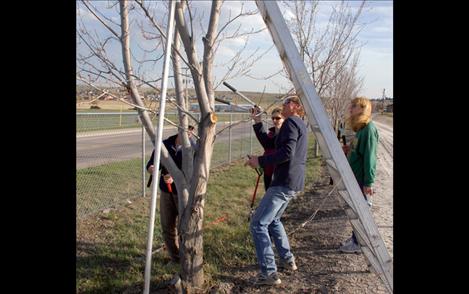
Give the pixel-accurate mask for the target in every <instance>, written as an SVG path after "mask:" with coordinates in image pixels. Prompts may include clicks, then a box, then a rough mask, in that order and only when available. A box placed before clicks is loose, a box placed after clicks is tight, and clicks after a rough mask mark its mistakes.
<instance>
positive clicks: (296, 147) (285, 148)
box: [246, 96, 308, 285]
mask: <svg viewBox="0 0 469 294" xmlns="http://www.w3.org/2000/svg"><path fill="white" fill-rule="evenodd" d="M282 115H283V117H285V121H284V122H283V124H282V127H281V128H280V131H279V133H278V135H277V138H276V140H275V152H274V153H272V154H269V155H263V156H253V155H252V156H249V160H248V161H247V162H246V165H249V166H251V167H252V168H257V167H259V166H260V167H262V168H264V167H265V166H266V165H271V164H273V165H275V170H274V175H273V179H272V183H271V185H270V187H269V188H268V189H267V191H266V192H265V195H264V197H263V198H262V200H261V202H260V203H259V206H258V207H257V209H256V211H255V213H254V215H253V217H252V219H251V223H250V230H251V234H252V237H253V241H254V245H255V249H256V256H257V261H258V263H259V267H260V273H259V276H258V278H257V280H256V282H255V284H256V285H278V284H280V283H281V280H280V279H279V278H278V275H277V266H276V264H275V255H274V251H273V249H272V243H271V237H272V240H273V241H274V243H275V247H276V249H277V252H278V254H279V255H280V259H279V261H280V262H279V268H283V269H286V270H290V271H295V270H297V269H298V267H297V266H296V263H295V258H294V256H293V254H292V252H291V250H290V244H289V241H288V236H287V234H286V232H285V228H284V227H283V224H282V222H281V221H280V217H281V216H282V214H283V212H284V211H285V209H286V208H287V205H288V203H289V202H290V200H291V199H292V198H293V197H294V196H295V195H296V194H297V193H298V192H300V191H302V190H303V189H304V185H305V166H306V151H307V147H308V133H307V130H306V125H305V123H304V122H303V120H302V117H303V116H304V109H303V106H302V105H301V102H300V99H299V97H298V96H289V97H287V98H286V99H285V100H284V103H283V109H282Z"/></svg>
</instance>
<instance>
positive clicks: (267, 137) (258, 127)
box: [252, 122, 276, 176]
mask: <svg viewBox="0 0 469 294" xmlns="http://www.w3.org/2000/svg"><path fill="white" fill-rule="evenodd" d="M252 128H253V129H254V133H255V134H256V137H257V140H259V143H260V144H261V145H262V147H263V148H264V155H269V154H272V153H274V152H275V139H276V136H275V127H271V128H269V132H268V133H267V132H266V131H265V128H264V125H263V124H262V122H259V123H256V124H253V125H252ZM263 168H264V174H265V175H266V176H272V174H273V173H274V168H275V165H274V164H267V165H266V166H265V167H263Z"/></svg>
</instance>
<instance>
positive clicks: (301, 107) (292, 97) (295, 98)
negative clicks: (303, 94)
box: [285, 95, 305, 117]
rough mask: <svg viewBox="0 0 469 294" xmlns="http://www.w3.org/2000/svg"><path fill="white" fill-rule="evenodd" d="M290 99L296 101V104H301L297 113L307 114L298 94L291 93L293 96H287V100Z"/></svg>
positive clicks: (300, 114) (301, 115) (302, 115)
mask: <svg viewBox="0 0 469 294" xmlns="http://www.w3.org/2000/svg"><path fill="white" fill-rule="evenodd" d="M287 100H289V101H291V102H295V103H296V104H298V105H299V106H300V108H298V111H297V114H298V115H299V116H300V117H304V116H305V109H304V107H303V104H301V100H300V97H298V96H297V95H291V96H288V97H287V98H285V102H286V101H287Z"/></svg>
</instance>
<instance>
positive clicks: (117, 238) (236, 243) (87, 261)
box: [76, 139, 320, 293]
mask: <svg viewBox="0 0 469 294" xmlns="http://www.w3.org/2000/svg"><path fill="white" fill-rule="evenodd" d="M312 147H313V140H312V139H310V142H309V151H308V162H307V170H306V182H307V183H308V182H309V183H311V182H313V181H315V179H316V178H317V177H318V176H319V172H318V171H319V168H318V167H319V164H320V159H319V158H312V157H311V155H312V154H313V149H312ZM243 163H244V162H243V161H238V162H235V163H232V164H231V165H229V166H224V167H219V168H214V169H212V171H211V175H210V179H209V184H208V187H207V194H206V202H205V210H204V213H205V220H204V221H205V222H204V261H205V264H204V271H205V278H206V281H207V284H208V285H210V284H214V283H216V282H217V278H218V277H220V276H221V275H223V274H224V273H226V271H228V270H229V269H230V268H233V267H242V266H246V265H252V264H254V263H255V262H256V259H255V252H254V247H253V244H252V240H251V235H250V232H249V228H248V222H247V217H248V213H249V210H250V209H249V205H250V198H251V197H252V192H253V190H254V185H255V180H256V173H255V172H254V171H253V170H252V169H250V168H247V167H244V166H243ZM95 172H96V173H98V172H99V169H98V170H95ZM136 174H139V173H138V172H137V173H136ZM101 182H103V183H104V182H105V181H104V180H102V181H101ZM261 186H262V184H261ZM262 194H263V187H260V190H259V191H258V197H257V202H258V201H259V198H261V196H262ZM148 208H149V197H147V198H137V199H136V200H135V201H134V202H133V203H132V204H128V205H126V206H125V207H120V208H119V209H116V210H112V211H111V212H110V213H108V214H99V215H95V216H92V217H89V218H87V219H84V220H81V221H78V222H77V263H76V269H77V275H76V282H77V293H123V292H125V293H141V291H142V286H143V272H144V266H145V262H144V253H145V247H146V235H147V226H148V219H149V210H148ZM222 216H224V217H225V221H222V222H219V223H214V221H216V220H217V219H218V218H219V217H222ZM154 237H155V240H154V244H155V248H156V247H158V246H159V245H160V244H162V238H161V231H160V223H159V217H156V223H155V235H154ZM152 261H153V266H152V286H151V287H152V289H155V288H156V287H157V285H158V284H159V283H161V282H163V281H165V280H168V279H170V278H171V277H172V275H173V274H174V273H176V272H178V271H179V268H178V265H174V264H171V263H168V261H169V258H168V257H167V256H166V253H164V252H161V253H156V254H155V255H154V256H153V259H152Z"/></svg>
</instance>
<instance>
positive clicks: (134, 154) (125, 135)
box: [76, 122, 255, 169]
mask: <svg viewBox="0 0 469 294" xmlns="http://www.w3.org/2000/svg"><path fill="white" fill-rule="evenodd" d="M223 127H224V125H223V124H222V123H220V124H219V125H217V131H220V130H221V129H222V128H223ZM250 128H252V127H251V123H249V122H248V123H242V124H239V125H237V126H234V127H233V128H232V131H231V136H232V139H233V140H235V139H238V138H241V137H242V136H249V131H250ZM175 133H176V128H175V127H167V128H165V129H164V131H163V137H164V138H166V137H168V136H170V135H173V134H175ZM228 137H229V132H228V130H226V131H224V132H223V133H221V134H220V135H219V136H218V137H217V139H216V142H223V141H225V142H227V141H228ZM145 139H146V144H145V151H146V154H147V155H149V154H151V151H152V150H153V146H152V144H151V142H150V139H149V137H148V135H146V134H145ZM253 140H255V135H254V134H253ZM141 141H142V131H141V129H134V130H123V131H120V132H119V131H117V132H116V131H113V132H108V133H105V132H99V133H97V132H95V133H90V134H80V135H78V136H77V149H76V150H77V161H76V163H77V169H82V168H86V167H92V166H97V165H102V164H107V163H110V162H115V161H122V160H128V159H135V158H141V155H142V147H141Z"/></svg>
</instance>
